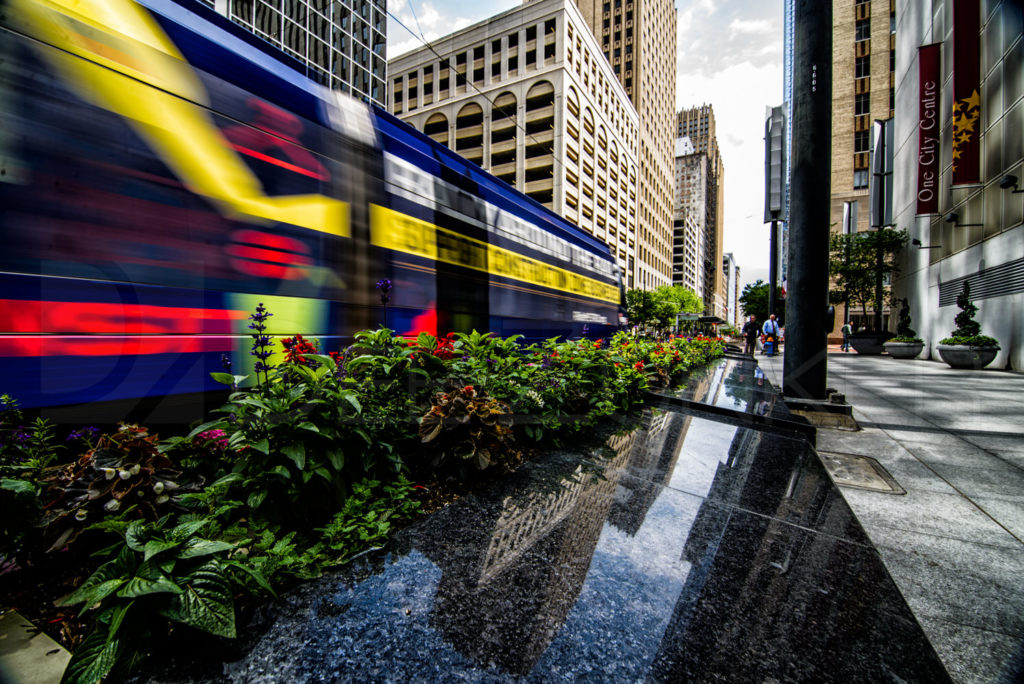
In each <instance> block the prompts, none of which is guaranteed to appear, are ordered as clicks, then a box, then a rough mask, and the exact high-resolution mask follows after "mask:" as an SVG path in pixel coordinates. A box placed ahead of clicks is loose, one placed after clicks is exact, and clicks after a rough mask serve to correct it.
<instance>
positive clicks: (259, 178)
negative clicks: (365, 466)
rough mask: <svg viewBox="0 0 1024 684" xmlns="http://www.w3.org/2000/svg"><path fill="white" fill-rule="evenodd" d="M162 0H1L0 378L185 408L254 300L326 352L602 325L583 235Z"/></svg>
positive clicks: (232, 347)
mask: <svg viewBox="0 0 1024 684" xmlns="http://www.w3.org/2000/svg"><path fill="white" fill-rule="evenodd" d="M180 2H181V4H179V3H178V2H176V1H175V0H141V1H140V2H138V3H136V2H133V1H131V0H2V1H0V212H2V213H0V238H2V241H0V393H8V394H10V395H12V396H14V397H15V398H16V399H18V401H19V402H20V403H21V405H22V406H23V407H47V412H48V413H47V414H48V415H50V416H54V417H56V419H58V420H60V419H61V418H66V419H68V420H72V419H77V418H79V417H81V416H85V417H90V416H93V415H98V414H97V413H96V412H95V411H94V410H93V409H96V407H100V406H103V407H107V408H108V409H109V416H105V415H98V419H102V418H111V419H114V418H115V417H123V416H128V417H129V418H134V419H138V420H153V419H154V416H155V415H157V413H159V411H161V410H169V411H171V412H172V413H173V412H174V411H175V408H174V407H179V408H185V410H193V411H194V410H195V406H196V402H197V401H201V399H202V397H203V396H204V393H207V392H210V391H211V390H214V389H222V386H219V385H216V384H215V383H214V382H213V381H212V380H211V379H210V378H209V372H210V371H217V370H221V368H222V357H223V356H224V355H227V356H228V357H229V358H231V359H232V361H233V364H234V372H236V373H245V372H247V367H248V368H251V363H252V361H251V358H250V357H249V354H248V352H249V349H250V345H251V339H250V338H249V337H248V336H247V335H248V334H249V333H250V332H251V331H250V330H249V329H248V327H247V326H248V324H249V321H248V320H247V319H248V316H249V315H250V313H252V311H253V310H254V308H255V307H256V305H257V303H258V302H263V303H264V304H265V305H266V306H267V307H268V308H269V309H270V311H271V312H272V313H273V314H274V316H273V318H271V319H270V321H269V323H270V332H271V333H272V334H279V335H293V334H295V333H301V334H303V335H304V336H306V337H311V338H316V339H318V340H319V342H320V345H321V349H323V350H325V351H328V350H334V349H338V348H340V347H341V346H343V345H344V344H346V343H347V341H348V340H350V339H351V335H352V333H354V332H355V331H358V330H360V329H365V328H374V327H376V326H377V325H379V324H385V325H387V326H388V327H390V328H392V329H394V330H396V331H398V332H401V333H403V334H416V333H418V332H420V331H427V332H430V333H434V334H436V333H441V334H444V333H446V332H448V331H470V330H473V329H477V330H490V331H493V332H495V333H497V334H500V335H509V334H513V333H521V334H524V335H525V336H527V337H528V338H546V337H552V336H556V335H561V336H567V337H569V336H579V335H583V334H590V335H592V336H598V335H605V334H608V333H609V332H611V331H613V330H614V329H615V328H616V327H617V326H618V324H619V322H620V318H621V315H622V311H623V309H622V304H623V298H622V286H621V278H620V277H619V273H618V269H617V267H616V266H615V263H614V261H613V259H612V257H611V255H610V253H609V251H608V248H607V247H606V246H605V245H604V244H603V243H602V242H600V241H598V240H596V239H594V238H593V237H591V236H589V235H588V234H586V233H584V232H583V231H581V230H580V229H578V228H577V227H575V226H573V225H571V224H569V223H568V222H566V221H564V220H563V219H561V218H560V217H559V216H557V215H556V214H554V213H552V212H551V211H549V210H547V209H545V208H544V207H543V206H541V205H540V204H538V203H536V202H534V201H533V200H531V199H529V198H527V197H525V196H524V195H522V194H520V193H518V192H516V191H515V190H514V189H512V188H510V187H509V186H508V185H507V184H505V183H503V182H501V181H498V180H496V179H495V178H493V177H492V176H490V175H488V174H487V173H485V172H484V171H482V170H481V169H480V168H479V167H477V166H475V165H473V164H472V163H469V162H467V161H465V160H464V159H462V158H460V157H459V156H457V155H455V154H454V153H453V152H451V151H450V150H448V149H447V148H446V147H444V146H441V145H438V144H436V143H434V142H433V141H432V140H430V139H429V138H427V137H426V136H424V135H421V134H420V133H418V132H417V131H415V130H414V129H412V128H410V127H409V126H407V125H405V124H404V123H402V122H400V121H398V120H397V119H395V118H394V117H392V116H390V115H389V114H387V113H386V112H383V111H381V110H380V109H377V108H374V107H371V106H368V105H365V104H362V103H360V102H358V101H356V100H354V99H352V98H350V97H348V96H345V95H342V94H340V93H337V92H333V91H330V90H328V89H326V88H324V87H322V86H320V85H318V84H316V83H314V82H313V81H310V80H307V79H306V78H305V77H303V76H301V75H300V74H299V73H298V71H296V70H294V69H293V68H292V67H293V65H292V63H290V62H289V58H287V57H286V56H285V55H284V54H283V53H279V52H278V51H277V50H276V49H275V48H273V47H271V46H269V45H266V44H264V43H263V42H262V41H260V40H259V39H258V38H256V37H254V36H252V35H250V34H248V33H247V32H245V31H244V30H242V29H240V28H238V27H236V26H234V25H233V24H231V23H230V22H229V21H227V20H226V19H224V18H223V17H221V16H220V15H218V14H216V13H215V12H213V11H212V10H208V9H207V8H205V7H203V6H202V5H201V4H199V3H192V2H187V1H186V0H180ZM383 279H387V280H389V281H390V282H391V284H392V290H391V292H390V294H389V297H390V301H388V302H387V303H386V305H384V304H383V303H382V301H381V298H380V292H379V291H378V290H377V289H376V288H375V284H376V283H378V282H379V281H381V280H383ZM278 357H280V354H279V355H278ZM207 396H208V395H207ZM221 396H222V395H221ZM86 406H87V407H88V409H89V410H85V411H83V410H82V409H83V407H86ZM55 407H65V408H62V409H57V408H55ZM154 412H156V413H154ZM157 422H159V420H157Z"/></svg>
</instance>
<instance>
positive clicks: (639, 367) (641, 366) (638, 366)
mask: <svg viewBox="0 0 1024 684" xmlns="http://www.w3.org/2000/svg"><path fill="white" fill-rule="evenodd" d="M633 368H636V369H637V370H643V369H644V362H643V361H637V362H636V364H635V365H634V366H633Z"/></svg>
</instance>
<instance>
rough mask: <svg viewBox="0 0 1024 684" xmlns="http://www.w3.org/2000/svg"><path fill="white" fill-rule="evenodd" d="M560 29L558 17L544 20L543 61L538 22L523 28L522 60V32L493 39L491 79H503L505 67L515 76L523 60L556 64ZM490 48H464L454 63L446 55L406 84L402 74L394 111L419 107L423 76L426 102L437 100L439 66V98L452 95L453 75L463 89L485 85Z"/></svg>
mask: <svg viewBox="0 0 1024 684" xmlns="http://www.w3.org/2000/svg"><path fill="white" fill-rule="evenodd" d="M556 28H557V23H556V20H555V19H548V20H547V21H545V22H544V27H543V30H544V44H543V45H542V46H540V47H541V49H542V51H543V52H542V53H540V54H541V57H540V61H538V46H537V45H535V44H534V43H535V42H536V40H537V26H536V25H532V26H527V27H526V28H525V30H524V31H523V34H524V41H523V48H524V52H523V54H522V57H523V59H522V62H520V50H519V47H520V32H519V31H515V32H512V33H509V34H508V35H507V36H504V38H496V39H493V40H492V41H491V43H490V48H491V49H490V59H491V68H490V76H491V80H492V81H495V80H500V79H501V75H502V67H504V68H505V71H506V74H507V75H508V76H510V77H514V76H516V75H517V73H518V72H519V70H520V63H522V65H523V66H522V68H523V69H524V70H525V69H536V68H539V67H541V66H544V65H548V64H552V63H554V60H555V55H556V49H557V45H556V35H555V33H556ZM503 42H504V43H505V48H504V49H503V46H502V43H503ZM531 44H534V45H531ZM486 48H487V45H486V44H480V45H476V46H475V47H472V48H467V49H465V50H460V51H459V52H457V53H456V54H455V56H454V64H452V58H451V57H448V58H443V59H441V60H439V61H438V62H436V63H434V64H433V65H428V66H426V67H424V68H423V71H422V75H421V73H420V70H417V71H411V72H409V73H408V74H407V75H406V77H405V83H404V87H403V82H402V78H401V77H400V76H399V77H397V78H395V79H393V80H392V105H393V110H394V111H395V112H396V113H397V112H401V111H403V109H404V110H405V111H412V110H414V109H416V108H417V107H418V106H419V97H420V91H419V87H418V86H419V82H420V79H421V78H422V84H423V100H424V102H423V103H424V104H425V105H429V104H432V103H433V102H434V94H435V81H434V70H435V69H436V70H437V72H438V75H437V83H436V85H437V87H436V92H437V98H438V100H442V99H446V98H448V97H450V95H451V93H450V87H451V79H452V78H454V80H455V84H456V87H458V88H461V89H462V92H466V91H468V90H469V84H470V82H472V84H473V85H474V86H477V87H479V86H483V85H484V84H485V76H486V73H487V69H486V68H485V67H484V60H485V59H486V56H487V55H486V52H487V50H486ZM470 65H471V66H472V68H470ZM403 103H404V107H403Z"/></svg>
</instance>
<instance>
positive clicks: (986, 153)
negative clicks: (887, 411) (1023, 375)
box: [890, 0, 1024, 371]
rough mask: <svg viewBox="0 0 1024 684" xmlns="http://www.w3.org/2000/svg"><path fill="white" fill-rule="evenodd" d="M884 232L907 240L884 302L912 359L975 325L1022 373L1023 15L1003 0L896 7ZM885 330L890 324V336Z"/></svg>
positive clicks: (900, 1) (911, 0) (914, 0)
mask: <svg viewBox="0 0 1024 684" xmlns="http://www.w3.org/2000/svg"><path fill="white" fill-rule="evenodd" d="M895 6H896V17H897V23H896V27H895V28H896V30H895V36H896V70H895V88H896V92H895V101H896V107H895V110H896V111H895V132H894V139H895V140H894V149H895V150H896V152H895V158H894V173H895V180H896V182H895V192H894V197H893V214H894V217H893V218H894V221H893V222H894V223H895V224H896V226H897V227H899V228H904V229H906V230H907V231H908V232H909V234H910V238H911V239H912V240H917V241H918V242H919V243H920V244H917V245H915V244H913V243H911V244H908V245H907V247H906V250H905V252H904V254H903V258H902V264H903V268H902V272H901V273H900V274H899V276H897V277H896V278H895V279H894V281H893V294H894V295H895V296H896V297H899V298H906V299H907V300H908V302H909V304H910V314H911V318H912V320H913V327H914V328H915V329H916V330H917V334H918V336H919V337H921V338H922V339H924V341H925V342H926V345H927V346H926V350H925V351H924V352H922V355H923V356H930V357H931V358H938V354H937V350H936V345H937V344H938V342H939V340H941V339H942V338H944V337H947V336H949V335H950V333H951V332H952V330H953V329H954V328H955V327H956V325H955V323H954V318H955V317H956V315H957V314H958V313H959V311H960V310H959V308H958V307H957V305H956V296H957V295H958V294H959V293H960V291H961V288H962V287H963V284H964V282H967V283H970V287H971V299H972V300H973V301H974V304H975V306H977V307H978V313H977V315H976V316H975V320H977V322H978V323H980V324H981V331H982V333H983V334H985V335H989V336H991V337H994V338H996V339H997V340H998V341H999V344H1000V347H1001V351H1000V352H999V354H998V355H997V356H996V358H995V360H994V361H993V362H992V363H991V365H990V366H989V367H990V368H1010V369H1013V370H1016V371H1021V370H1024V335H1022V331H1024V192H1020V191H1021V190H1024V77H1022V68H1024V57H1022V55H1024V37H1022V26H1024V8H1022V5H1021V3H1020V2H1015V1H1014V0H1001V1H999V0H993V1H992V2H980V3H979V2H970V1H969V0H958V1H957V2H953V1H952V0H930V1H928V2H923V1H922V0H896V2H895ZM893 327H894V324H892V325H890V328H893Z"/></svg>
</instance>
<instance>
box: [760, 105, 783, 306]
mask: <svg viewBox="0 0 1024 684" xmlns="http://www.w3.org/2000/svg"><path fill="white" fill-rule="evenodd" d="M785 142H786V110H785V108H784V107H783V106H782V105H779V106H778V107H769V108H768V111H767V117H766V119H765V122H764V221H765V223H768V222H769V221H770V222H771V224H772V227H771V231H772V232H771V235H770V236H769V238H768V259H769V261H768V313H771V314H773V313H776V308H775V297H776V292H775V288H776V285H777V283H778V281H779V276H778V273H779V219H780V218H782V217H784V216H785V202H786V178H785V174H786V145H785Z"/></svg>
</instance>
